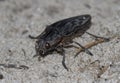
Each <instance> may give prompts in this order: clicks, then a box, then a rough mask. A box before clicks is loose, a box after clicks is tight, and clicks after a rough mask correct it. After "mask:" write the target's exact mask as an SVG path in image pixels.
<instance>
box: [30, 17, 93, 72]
mask: <svg viewBox="0 0 120 83" xmlns="http://www.w3.org/2000/svg"><path fill="white" fill-rule="evenodd" d="M90 26H91V16H90V15H80V16H75V17H71V18H67V19H64V20H60V21H58V22H55V23H53V24H51V25H49V26H47V27H46V29H45V30H44V31H43V32H42V33H41V34H40V35H39V36H37V37H32V36H29V37H30V38H32V39H37V41H36V44H35V50H36V56H40V57H45V56H46V55H48V54H50V53H52V52H53V51H57V52H58V53H60V54H61V55H63V60H62V64H63V66H64V68H65V69H67V67H66V65H65V53H64V48H66V47H74V46H73V45H70V43H76V44H78V43H77V42H73V39H74V38H75V37H80V36H81V35H83V34H84V33H85V32H86V31H87V30H88V29H89V28H90ZM78 45H79V46H80V47H82V48H83V49H84V51H86V52H87V53H88V54H90V55H92V53H91V52H90V51H89V50H87V49H85V48H84V47H83V46H82V45H80V44H78ZM67 70H68V69H67Z"/></svg>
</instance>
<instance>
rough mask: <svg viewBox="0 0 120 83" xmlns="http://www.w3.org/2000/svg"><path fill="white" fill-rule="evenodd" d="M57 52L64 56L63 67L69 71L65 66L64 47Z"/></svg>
mask: <svg viewBox="0 0 120 83" xmlns="http://www.w3.org/2000/svg"><path fill="white" fill-rule="evenodd" d="M56 51H57V52H58V53H59V54H61V55H62V56H63V59H62V65H63V67H64V68H65V69H66V70H67V71H68V68H67V66H66V64H65V50H64V49H63V47H62V46H60V47H59V48H57V49H56Z"/></svg>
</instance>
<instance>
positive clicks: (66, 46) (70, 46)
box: [63, 45, 79, 49]
mask: <svg viewBox="0 0 120 83" xmlns="http://www.w3.org/2000/svg"><path fill="white" fill-rule="evenodd" d="M63 47H64V48H72V47H74V48H76V49H79V47H77V46H74V45H65V46H63Z"/></svg>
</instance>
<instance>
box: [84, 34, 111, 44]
mask: <svg viewBox="0 0 120 83" xmlns="http://www.w3.org/2000/svg"><path fill="white" fill-rule="evenodd" d="M86 33H87V34H89V35H91V36H93V37H94V38H95V39H96V40H98V39H99V38H100V39H104V40H105V41H106V42H107V41H109V40H110V38H105V37H99V36H96V35H93V34H91V33H89V32H86Z"/></svg>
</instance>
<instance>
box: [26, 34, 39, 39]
mask: <svg viewBox="0 0 120 83" xmlns="http://www.w3.org/2000/svg"><path fill="white" fill-rule="evenodd" d="M28 37H29V38H31V39H38V38H39V36H37V37H34V36H31V35H29V36H28Z"/></svg>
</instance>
